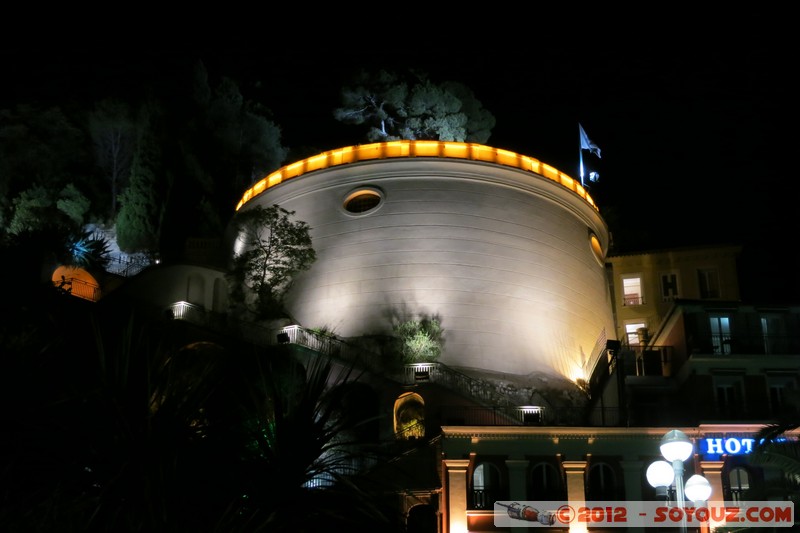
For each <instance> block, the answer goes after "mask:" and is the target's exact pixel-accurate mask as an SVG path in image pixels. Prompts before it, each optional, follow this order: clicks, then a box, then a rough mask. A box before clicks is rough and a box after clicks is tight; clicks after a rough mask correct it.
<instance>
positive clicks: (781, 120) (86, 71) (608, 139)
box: [0, 31, 800, 301]
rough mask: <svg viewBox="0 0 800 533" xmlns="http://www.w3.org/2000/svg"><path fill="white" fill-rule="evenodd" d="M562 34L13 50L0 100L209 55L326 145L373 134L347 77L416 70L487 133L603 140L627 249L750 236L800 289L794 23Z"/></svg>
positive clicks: (587, 158)
mask: <svg viewBox="0 0 800 533" xmlns="http://www.w3.org/2000/svg"><path fill="white" fill-rule="evenodd" d="M642 35H643V34H642ZM559 42H560V43H561V44H558V45H556V44H553V43H554V41H543V40H542V41H537V40H519V41H517V42H515V43H509V44H505V45H501V44H491V43H489V42H482V43H481V46H479V47H476V48H477V49H470V47H469V46H466V45H464V46H460V47H459V46H445V45H442V46H434V45H420V46H415V45H405V46H397V47H393V48H388V49H387V48H386V47H374V46H366V45H365V44H359V45H353V46H345V45H343V44H340V45H338V46H337V45H336V44H332V43H330V42H329V43H325V44H324V45H320V46H318V47H316V48H314V49H313V52H309V48H308V47H306V48H304V49H302V50H301V49H297V51H290V50H289V49H287V48H281V47H276V46H275V45H270V43H269V42H268V40H259V39H256V38H252V39H248V40H241V41H238V42H236V41H231V42H228V43H227V45H226V46H209V45H198V46H192V45H191V44H188V43H184V44H182V45H179V46H174V45H173V46H163V47H158V46H150V47H146V46H145V47H142V49H140V50H138V51H137V52H135V53H133V52H120V51H119V50H115V51H114V53H113V54H111V53H109V54H104V53H102V52H100V53H98V51H97V49H96V48H94V47H92V48H81V47H75V48H70V47H66V48H60V49H59V50H58V51H52V50H51V51H49V52H48V53H46V54H45V53H43V52H42V53H38V52H31V51H30V50H26V51H25V53H21V52H20V50H14V49H13V48H8V47H6V48H5V49H4V50H3V51H2V56H1V57H2V60H3V63H4V74H5V78H6V79H7V80H8V82H7V83H5V84H3V85H2V87H1V88H0V96H1V97H2V98H1V99H0V103H1V104H2V105H3V106H9V105H12V104H13V103H15V102H18V101H23V100H27V101H39V102H52V103H53V104H59V103H61V104H62V105H63V103H65V102H69V101H80V100H82V101H91V100H93V99H98V98H99V97H103V96H108V95H109V94H108V93H111V92H114V93H123V94H124V93H129V94H134V93H136V92H137V90H140V89H141V88H142V87H144V86H146V85H147V84H151V83H156V84H159V85H160V86H162V87H168V86H169V85H170V84H171V83H174V80H175V79H176V77H179V76H181V75H183V74H185V73H186V72H187V69H189V68H190V66H191V63H192V61H193V60H195V59H200V60H202V61H203V62H204V64H205V65H206V68H207V69H208V71H209V75H210V78H211V81H212V83H213V81H214V79H216V78H218V77H220V76H228V77H231V78H233V79H234V80H236V81H237V82H239V85H240V88H241V90H242V93H243V95H244V96H245V98H248V99H252V100H258V101H260V102H261V103H263V104H264V105H266V106H267V107H269V108H270V109H271V110H272V112H273V113H274V120H275V122H276V123H277V124H279V125H280V126H281V128H282V130H283V143H284V145H286V146H288V147H290V148H292V147H301V146H302V147H315V148H318V149H319V150H320V151H322V150H328V149H333V148H337V147H340V146H345V145H350V144H358V143H360V142H362V133H363V130H361V129H359V128H358V127H356V126H348V125H344V124H340V123H338V122H336V121H335V120H334V119H333V116H332V109H333V107H334V106H336V105H338V104H339V93H338V91H339V88H340V87H341V86H342V85H344V84H345V83H346V81H347V80H348V79H349V77H350V76H351V75H352V74H353V72H354V71H356V70H357V69H359V68H362V67H363V68H366V69H370V70H375V69H377V68H385V69H388V70H402V69H406V68H409V67H413V68H416V69H419V70H421V71H424V72H427V73H428V74H429V76H430V77H431V78H432V79H433V80H434V81H445V80H453V81H460V82H462V83H464V84H465V85H466V86H468V87H469V88H471V89H472V90H473V92H474V93H475V96H476V97H477V98H478V100H480V101H481V102H482V104H483V106H484V108H486V109H487V110H489V111H490V112H491V113H492V114H493V115H494V116H495V118H496V119H497V125H496V126H495V128H494V129H493V133H492V136H491V138H490V139H489V141H488V142H487V143H486V144H488V145H491V146H495V147H498V148H504V149H508V150H512V151H516V152H519V153H522V154H525V155H528V156H532V157H535V158H537V159H539V160H541V161H543V162H545V163H548V164H550V165H552V166H554V167H556V168H558V169H559V170H561V171H563V172H565V173H567V174H569V175H571V176H573V177H575V178H579V172H578V163H579V158H578V155H579V137H578V123H579V122H580V123H581V124H583V126H584V128H585V130H586V132H587V134H588V135H589V137H590V138H591V139H592V141H594V142H595V143H596V144H597V145H598V146H599V147H600V148H601V150H602V159H597V158H596V157H594V156H592V155H589V154H588V152H584V163H585V165H586V167H587V171H588V170H595V171H597V172H599V174H600V180H599V181H598V182H597V183H593V184H589V185H590V189H589V190H590V193H591V194H592V196H593V197H594V199H595V200H596V202H597V203H598V205H599V206H600V207H601V210H602V211H605V212H606V213H608V217H609V218H610V217H615V218H618V219H619V220H620V225H621V226H622V227H625V228H627V229H626V230H625V232H626V234H625V235H624V236H620V238H619V239H618V240H619V241H622V242H624V243H625V244H626V248H628V249H630V250H634V249H658V248H662V247H669V246H680V245H707V244H742V245H744V246H745V248H746V257H745V259H746V268H747V272H748V275H749V274H750V273H751V272H753V273H755V274H756V279H761V280H767V279H768V281H769V283H768V284H767V285H764V287H763V289H764V290H763V291H758V295H759V296H760V295H761V294H764V295H765V296H767V297H771V298H774V297H776V294H782V293H789V294H792V295H793V298H795V301H797V300H798V299H800V282H798V281H797V280H796V279H793V278H792V277H791V276H783V275H781V276H779V275H778V273H779V272H780V271H781V270H782V269H783V267H784V266H787V267H789V268H791V269H794V271H795V272H796V271H798V270H800V261H799V260H798V258H797V255H798V254H797V253H796V250H794V249H792V250H785V248H784V245H783V244H782V242H783V239H784V238H787V237H791V236H792V235H793V232H794V226H795V223H794V219H795V215H794V213H795V212H796V210H797V207H796V196H797V194H796V186H795V182H796V180H797V177H796V176H797V173H796V171H794V163H795V160H796V157H795V150H794V147H793V146H790V145H789V139H791V138H793V137H796V135H794V134H792V129H793V126H794V125H793V123H792V119H790V118H789V117H790V116H791V115H793V113H794V110H795V107H796V104H795V100H796V98H795V95H794V93H795V91H794V90H790V89H794V87H792V85H790V83H791V79H792V78H793V77H794V74H793V72H792V69H791V64H794V63H795V61H794V59H793V58H792V57H791V55H790V54H791V51H792V50H794V49H795V48H796V46H789V45H790V41H789V36H788V35H787V34H785V33H781V32H778V31H775V32H753V31H750V32H744V33H743V32H740V31H736V32H734V31H731V32H730V33H728V34H727V35H725V36H723V37H719V36H716V37H714V38H711V37H710V36H708V35H703V36H698V37H690V36H684V37H681V38H676V37H675V36H673V39H672V40H669V41H664V40H662V39H651V40H645V39H643V38H641V36H637V38H636V39H635V40H624V39H616V40H614V41H608V40H600V39H598V40H594V39H591V38H587V39H585V40H584V41H582V42H578V41H569V42H570V43H572V44H565V43H566V42H567V41H566V40H561V41H559ZM609 42H613V43H615V44H608V43H609ZM778 244H780V247H779V248H778V247H776V246H777V245H778ZM753 294H756V293H755V292H754V293H753Z"/></svg>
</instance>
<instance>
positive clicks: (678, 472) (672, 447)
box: [647, 429, 711, 531]
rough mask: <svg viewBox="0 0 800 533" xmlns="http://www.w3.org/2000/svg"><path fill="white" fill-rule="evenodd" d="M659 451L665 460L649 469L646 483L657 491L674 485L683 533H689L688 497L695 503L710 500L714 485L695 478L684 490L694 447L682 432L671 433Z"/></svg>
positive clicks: (673, 431)
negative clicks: (685, 532)
mask: <svg viewBox="0 0 800 533" xmlns="http://www.w3.org/2000/svg"><path fill="white" fill-rule="evenodd" d="M660 448H661V455H662V456H664V459H666V460H665V461H655V462H654V463H652V464H651V465H650V466H649V467H648V468H647V481H648V483H650V485H652V486H653V487H655V488H658V487H669V486H670V485H672V483H673V481H674V483H675V502H676V503H677V505H678V508H679V509H680V510H681V531H686V497H687V496H688V497H689V499H690V500H691V501H692V502H700V501H705V500H708V498H709V496H711V484H710V483H709V482H708V480H707V479H706V478H704V477H703V476H700V475H694V476H692V477H690V478H689V480H688V481H687V482H686V485H685V489H684V484H683V463H684V461H686V460H687V459H689V457H691V456H692V450H693V448H694V446H693V445H692V441H691V440H689V437H687V436H686V434H685V433H684V432H683V431H679V430H677V429H673V430H670V431H668V432H667V433H666V434H665V435H664V437H663V438H662V439H661V446H660ZM684 494H685V495H684Z"/></svg>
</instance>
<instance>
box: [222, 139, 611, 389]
mask: <svg viewBox="0 0 800 533" xmlns="http://www.w3.org/2000/svg"><path fill="white" fill-rule="evenodd" d="M273 204H277V205H279V206H281V207H282V208H284V209H287V210H289V211H294V212H295V215H294V218H295V219H297V220H302V221H304V222H307V223H308V224H309V226H310V228H311V237H312V243H313V247H314V250H315V251H316V253H317V260H316V262H314V263H313V265H312V266H311V268H310V269H309V270H308V271H306V272H304V273H302V274H301V275H299V276H298V277H297V279H296V281H295V283H294V286H293V287H292V289H291V291H290V293H289V294H288V296H287V299H286V303H287V308H288V309H289V311H290V312H291V314H292V316H293V317H294V318H295V319H296V320H298V322H299V325H301V326H303V327H306V328H317V327H325V328H328V329H329V330H332V331H334V332H335V333H336V334H337V335H338V336H340V337H343V338H350V337H358V336H362V335H372V334H384V335H385V334H391V331H392V323H393V322H392V320H393V319H394V320H396V319H398V318H399V319H411V318H415V317H419V316H422V315H426V316H436V317H438V318H439V320H440V323H441V326H442V328H443V329H444V344H443V350H442V356H441V358H440V359H439V361H440V362H442V363H444V364H446V365H448V366H451V367H455V368H463V369H465V370H467V369H470V370H486V371H491V372H499V373H506V374H512V375H528V374H530V373H550V374H556V375H562V376H566V377H568V378H571V379H575V378H578V377H583V375H582V370H583V369H584V368H588V365H589V364H593V363H594V361H591V360H590V359H591V358H592V357H596V356H597V355H598V354H599V353H600V347H604V346H605V335H606V333H608V334H613V333H612V332H613V331H614V328H613V319H612V313H611V303H610V302H611V300H610V294H609V291H608V286H607V283H606V277H605V269H604V256H605V253H606V251H607V249H608V236H609V235H608V228H607V226H606V224H605V222H604V221H603V219H602V218H601V216H600V215H599V213H598V210H597V208H596V206H595V204H594V202H593V200H592V198H591V197H590V196H589V195H588V194H587V193H586V191H585V190H584V188H583V187H582V186H581V184H580V183H579V182H576V181H575V180H574V179H572V178H571V177H569V176H567V175H566V174H563V173H561V172H559V171H558V170H556V169H555V168H553V167H550V166H548V165H545V164H544V163H541V162H540V161H538V160H536V159H533V158H531V157H526V156H522V155H519V154H516V153H513V152H509V151H506V150H500V149H497V148H492V147H488V146H484V145H478V144H470V143H448V142H439V141H396V142H387V143H377V144H370V145H361V146H351V147H347V148H342V149H339V150H332V151H329V152H325V153H322V154H319V155H317V156H315V157H311V158H308V159H305V160H303V161H300V162H298V163H294V164H292V165H288V166H286V167H284V168H282V169H280V170H278V171H276V172H274V173H272V174H271V175H269V176H267V177H266V178H264V179H263V180H262V181H260V182H259V183H258V184H256V186H254V187H253V188H252V189H250V190H248V191H247V192H246V193H245V195H244V196H243V198H242V201H241V202H240V204H239V206H238V209H248V208H251V207H253V206H256V205H262V206H269V205H273Z"/></svg>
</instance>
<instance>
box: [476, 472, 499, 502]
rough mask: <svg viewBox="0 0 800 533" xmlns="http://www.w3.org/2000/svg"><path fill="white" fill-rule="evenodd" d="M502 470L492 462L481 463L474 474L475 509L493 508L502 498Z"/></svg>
mask: <svg viewBox="0 0 800 533" xmlns="http://www.w3.org/2000/svg"><path fill="white" fill-rule="evenodd" d="M500 496H501V494H500V470H499V469H498V468H497V466H496V465H493V464H492V463H481V464H479V465H478V466H476V467H475V472H474V473H473V474H472V506H473V508H474V509H493V508H494V502H495V501H497V500H499V499H500Z"/></svg>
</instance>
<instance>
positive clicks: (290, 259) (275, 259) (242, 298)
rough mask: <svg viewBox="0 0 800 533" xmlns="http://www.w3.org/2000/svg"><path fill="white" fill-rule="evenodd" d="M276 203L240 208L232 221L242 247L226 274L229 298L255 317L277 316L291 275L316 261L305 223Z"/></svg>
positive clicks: (289, 283)
mask: <svg viewBox="0 0 800 533" xmlns="http://www.w3.org/2000/svg"><path fill="white" fill-rule="evenodd" d="M293 215H294V212H293V211H287V210H286V209H283V208H281V207H280V206H277V205H272V206H269V207H266V208H264V207H261V206H256V207H254V208H252V209H247V210H245V211H240V212H239V213H237V215H236V217H235V218H234V220H233V227H234V229H235V231H236V234H237V238H238V244H241V246H242V250H241V251H240V252H238V253H237V255H236V256H235V257H234V259H233V265H232V268H231V272H230V275H229V281H230V286H231V297H232V298H233V299H234V301H236V302H238V303H239V304H240V305H243V306H244V307H245V308H246V309H248V310H249V311H250V312H252V313H254V314H255V315H256V317H257V318H278V317H280V316H281V312H282V311H283V309H282V301H283V296H284V295H285V293H286V291H287V290H288V289H289V288H290V287H291V285H292V281H293V278H294V276H295V275H297V274H298V273H300V272H302V271H304V270H307V269H308V268H310V267H311V264H312V263H313V262H314V261H315V260H316V253H315V252H314V249H313V248H312V246H311V236H310V234H309V226H308V224H307V223H305V222H303V221H300V220H292V216H293Z"/></svg>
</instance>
